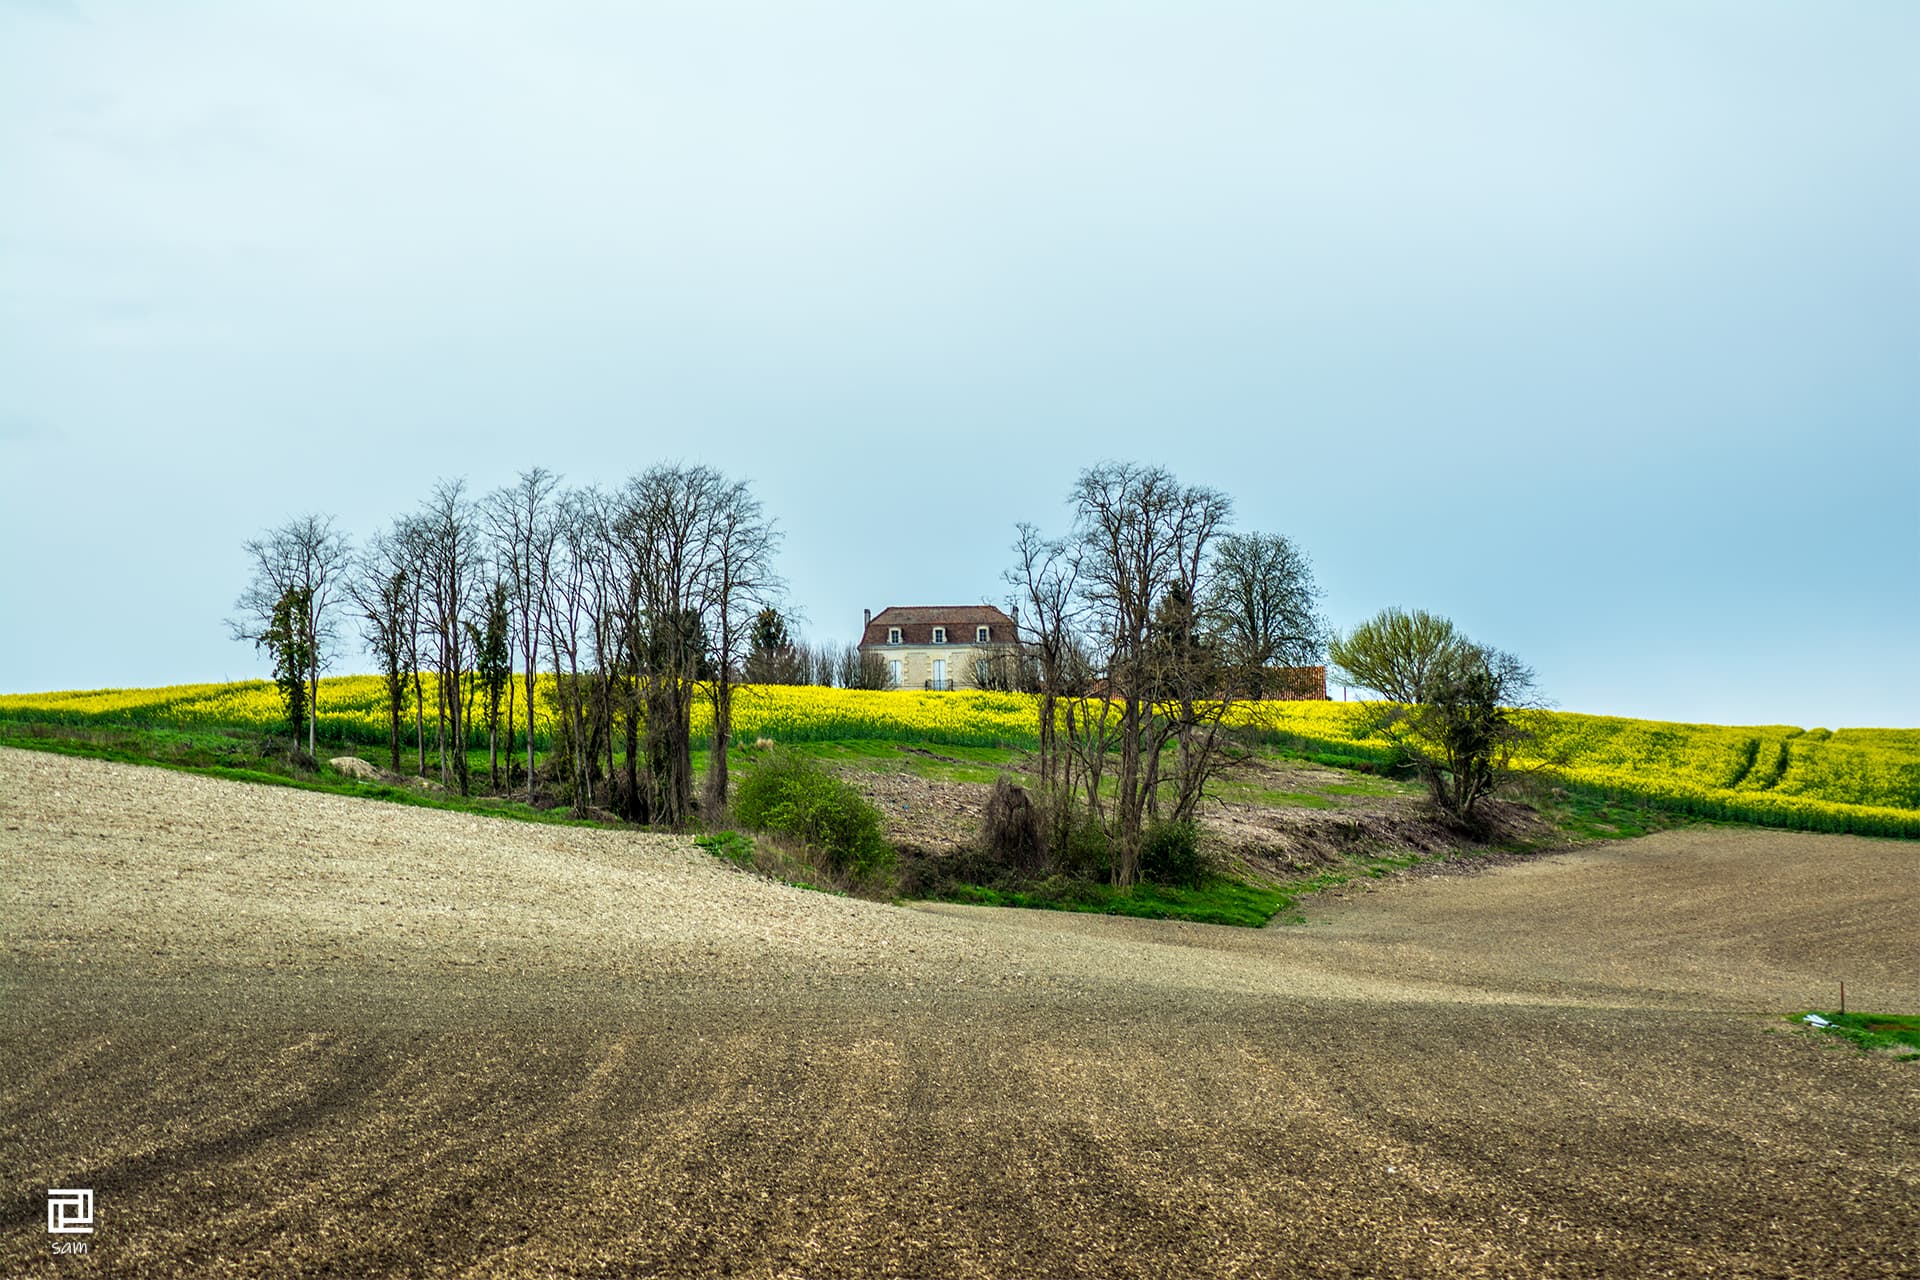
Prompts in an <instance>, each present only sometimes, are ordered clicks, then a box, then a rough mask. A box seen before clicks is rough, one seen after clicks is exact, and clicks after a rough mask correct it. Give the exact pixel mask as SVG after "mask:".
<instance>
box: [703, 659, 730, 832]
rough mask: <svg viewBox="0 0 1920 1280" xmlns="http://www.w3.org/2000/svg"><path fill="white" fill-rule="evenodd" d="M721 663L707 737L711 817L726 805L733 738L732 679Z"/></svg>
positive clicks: (715, 678) (717, 814)
mask: <svg viewBox="0 0 1920 1280" xmlns="http://www.w3.org/2000/svg"><path fill="white" fill-rule="evenodd" d="M727 676H728V672H727V670H726V665H725V664H724V663H722V664H721V669H720V672H719V674H718V675H716V676H715V677H714V683H713V733H712V734H711V736H710V737H709V738H708V740H707V802H708V804H709V805H711V806H712V808H713V812H712V813H710V814H708V815H706V816H707V819H708V821H713V820H715V819H716V818H717V817H718V816H719V815H720V814H721V813H722V812H724V811H725V809H726V807H727V781H728V779H727V747H728V746H729V745H730V744H731V742H732V739H733V682H732V681H731V680H729V679H728V678H727Z"/></svg>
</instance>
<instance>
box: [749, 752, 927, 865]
mask: <svg viewBox="0 0 1920 1280" xmlns="http://www.w3.org/2000/svg"><path fill="white" fill-rule="evenodd" d="M733 812H734V816H735V817H736V818H738V819H739V820H740V822H741V823H743V824H744V825H746V826H749V827H756V828H759V829H760V830H762V831H774V832H778V833H780V834H781V835H786V836H791V837H793V838H794V839H796V840H800V841H803V842H805V843H806V844H807V845H809V846H811V847H812V848H813V849H815V850H817V851H819V853H820V854H821V856H823V857H824V858H825V859H826V860H827V862H828V864H829V865H831V866H832V867H833V869H834V870H836V871H846V872H852V873H853V874H855V875H861V876H865V875H871V874H873V873H874V872H877V871H880V870H882V869H883V868H885V867H887V866H889V865H891V863H892V862H893V849H892V847H891V846H889V845H888V844H887V842H886V840H885V839H884V838H883V837H882V836H881V833H880V832H881V828H880V811H879V810H877V809H875V808H874V807H873V806H872V805H870V804H868V803H867V801H866V799H865V797H863V796H862V795H861V794H860V793H859V792H858V791H855V790H854V789H853V788H852V787H850V786H848V785H847V784H846V783H845V782H842V781H841V780H840V779H839V778H837V777H835V776H834V775H833V774H832V773H830V772H829V771H828V770H827V768H826V767H825V766H824V765H822V764H820V763H819V762H818V761H816V760H813V759H811V758H809V757H807V756H802V755H797V754H795V753H793V752H791V751H785V750H774V751H771V752H769V753H768V754H767V755H766V756H765V757H763V758H762V759H761V760H760V762H759V763H758V764H756V765H755V766H754V767H753V768H752V769H751V770H749V771H748V772H747V775H746V777H745V778H743V779H741V782H740V788H739V791H738V792H737V793H736V794H735V797H734V801H733Z"/></svg>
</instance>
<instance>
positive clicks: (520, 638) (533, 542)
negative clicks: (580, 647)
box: [486, 467, 560, 804]
mask: <svg viewBox="0 0 1920 1280" xmlns="http://www.w3.org/2000/svg"><path fill="white" fill-rule="evenodd" d="M558 485H559V478H558V477H557V476H555V475H554V474H553V473H552V472H550V471H548V470H547V469H546V468H544V467H534V468H532V469H530V470H527V471H523V472H521V473H520V476H519V479H518V480H516V481H515V482H514V484H513V485H511V486H510V487H508V488H505V489H502V490H499V491H498V492H496V493H495V494H494V495H493V496H492V497H490V498H489V499H488V500H487V503H486V514H487V523H488V526H489V528H490V530H491V532H492V535H493V541H494V547H495V553H496V555H497V556H498V558H499V559H500V561H501V564H502V566H503V568H504V570H505V576H506V580H507V588H508V598H509V601H510V603H511V604H512V608H513V634H514V638H515V640H516V641H517V642H518V644H519V648H520V663H521V679H522V680H523V682H524V683H525V687H526V702H527V803H528V804H532V803H533V751H534V737H535V735H536V733H537V731H538V728H537V725H536V723H535V705H536V704H535V697H534V693H535V686H536V682H537V673H538V671H539V666H540V641H541V638H542V636H543V634H544V630H543V627H544V623H545V611H546V608H547V602H548V585H549V579H550V577H551V575H552V573H553V555H554V545H555V543H556V541H557V540H558V538H559V536H560V525H559V510H558V505H559V497H558Z"/></svg>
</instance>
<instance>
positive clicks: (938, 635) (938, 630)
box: [933, 627, 947, 644]
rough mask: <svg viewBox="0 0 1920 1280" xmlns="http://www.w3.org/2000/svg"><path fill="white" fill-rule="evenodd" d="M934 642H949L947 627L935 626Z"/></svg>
mask: <svg viewBox="0 0 1920 1280" xmlns="http://www.w3.org/2000/svg"><path fill="white" fill-rule="evenodd" d="M933 642H934V643H935V644H945V643H946V642H947V629H946V628H945V627H935V628H934V629H933Z"/></svg>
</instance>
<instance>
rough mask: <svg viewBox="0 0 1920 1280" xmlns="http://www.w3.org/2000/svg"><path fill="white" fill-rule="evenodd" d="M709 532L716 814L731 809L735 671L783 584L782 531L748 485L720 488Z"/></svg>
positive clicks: (711, 807) (711, 798) (710, 794)
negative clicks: (778, 560) (779, 562)
mask: <svg viewBox="0 0 1920 1280" xmlns="http://www.w3.org/2000/svg"><path fill="white" fill-rule="evenodd" d="M707 528H708V537H709V542H710V545H709V547H708V554H707V557H706V559H707V563H708V570H707V586H706V591H705V596H706V599H705V601H704V605H705V611H706V615H707V618H708V619H709V622H708V626H707V633H708V635H709V636H710V637H711V640H712V644H711V652H710V658H711V663H712V673H711V674H712V678H711V679H710V680H709V681H708V683H707V688H708V690H709V693H710V696H711V698H712V701H713V732H712V735H711V741H710V743H709V745H708V748H707V785H706V803H707V808H708V812H709V813H714V814H717V813H719V812H721V811H722V810H723V809H725V808H726V804H727V748H728V746H729V745H730V740H731V738H732V736H733V678H734V672H735V671H736V670H737V669H738V668H739V667H740V666H742V665H744V664H745V662H746V658H747V653H748V650H749V648H750V643H749V640H750V636H751V633H752V630H753V623H754V619H755V617H756V615H758V614H759V613H760V611H761V610H763V609H768V608H771V607H772V606H773V603H774V601H775V600H776V599H777V598H778V596H779V593H780V589H781V586H782V583H781V581H780V578H779V576H778V575H777V574H776V573H775V572H774V568H773V556H774V552H776V551H777V550H779V547H780V531H779V530H778V529H777V528H776V527H775V526H774V522H773V521H771V520H769V519H768V518H767V516H766V513H765V512H764V511H763V510H762V509H761V506H760V501H759V499H757V498H755V497H754V496H753V494H752V492H751V491H750V490H749V489H748V488H747V486H746V484H745V483H744V482H737V481H736V482H732V483H723V484H722V486H721V487H720V489H719V491H718V492H717V493H716V495H715V507H714V513H713V518H712V519H711V520H710V521H709V522H708V525H707ZM775 616H776V617H777V616H778V615H777V614H776V615H775Z"/></svg>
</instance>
